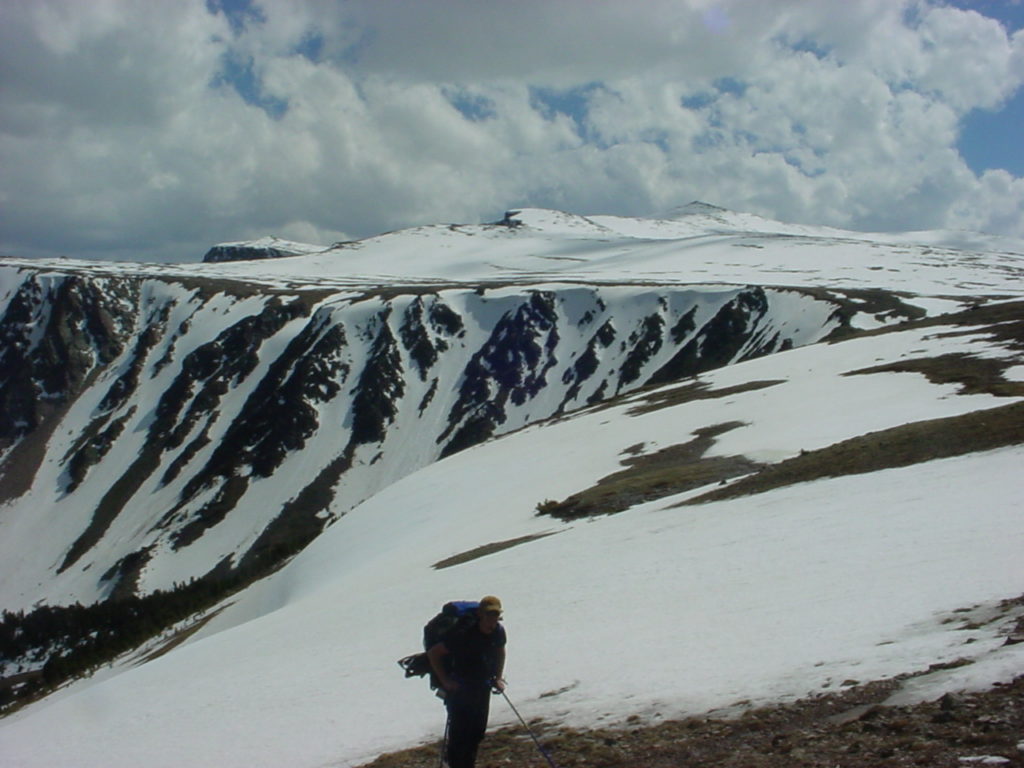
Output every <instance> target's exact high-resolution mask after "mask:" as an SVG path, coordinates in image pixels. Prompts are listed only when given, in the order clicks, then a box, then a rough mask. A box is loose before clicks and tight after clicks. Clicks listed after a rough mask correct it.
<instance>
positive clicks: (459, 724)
mask: <svg viewBox="0 0 1024 768" xmlns="http://www.w3.org/2000/svg"><path fill="white" fill-rule="evenodd" d="M500 619H501V601H500V600H499V599H498V598H496V597H494V596H493V595H489V596H487V597H485V598H483V599H482V600H481V601H480V606H479V607H478V608H477V610H476V620H475V621H473V622H472V623H467V624H466V625H465V626H463V627H459V628H457V629H456V630H453V631H452V632H451V633H449V634H448V635H447V636H445V638H444V639H443V640H442V641H441V642H439V643H437V644H436V645H434V646H433V647H432V648H429V649H428V650H427V658H428V659H429V660H430V666H431V668H432V669H433V670H434V674H435V675H436V676H437V679H438V681H439V682H440V684H441V688H442V689H443V690H444V692H445V700H444V704H445V707H447V709H448V752H447V758H448V765H449V766H450V767H451V768H473V766H475V765H476V752H477V748H478V747H479V746H480V742H481V741H483V738H484V733H485V732H486V730H487V717H488V714H489V711H490V705H491V689H492V688H493V689H494V690H496V691H504V690H505V680H504V679H503V678H502V674H503V673H504V669H505V640H506V638H505V628H504V627H503V626H501V624H499V623H498V622H499V621H500Z"/></svg>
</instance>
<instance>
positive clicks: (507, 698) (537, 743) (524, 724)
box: [501, 691, 558, 768]
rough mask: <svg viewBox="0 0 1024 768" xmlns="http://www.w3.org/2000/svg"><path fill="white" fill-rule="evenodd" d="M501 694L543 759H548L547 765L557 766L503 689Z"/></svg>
mask: <svg viewBox="0 0 1024 768" xmlns="http://www.w3.org/2000/svg"><path fill="white" fill-rule="evenodd" d="M501 695H502V696H504V697H505V701H507V702H508V705H509V706H510V707H512V711H513V712H515V713H516V717H518V718H519V722H520V723H522V724H523V728H525V729H526V732H527V733H528V734H530V738H531V739H533V743H534V744H536V745H537V750H538V751H539V752H540V753H541V755H543V757H544V759H545V760H547V761H548V765H550V766H551V768H558V766H557V765H555V761H554V760H552V759H551V755H549V754H548V751H547V750H546V749H544V745H542V744H541V743H540V740H539V739H538V738H537V736H536V734H535V733H534V732H533V730H532V729H531V728H530V726H528V725H527V724H526V721H525V720H523V716H522V715H520V714H519V710H518V709H516V705H515V704H513V703H512V699H510V698H509V697H508V694H507V693H505V692H504V691H502V692H501Z"/></svg>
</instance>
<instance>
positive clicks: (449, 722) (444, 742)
mask: <svg viewBox="0 0 1024 768" xmlns="http://www.w3.org/2000/svg"><path fill="white" fill-rule="evenodd" d="M451 727H452V715H451V712H449V713H448V718H447V719H446V720H445V721H444V738H443V739H442V740H441V757H440V759H439V760H438V761H437V768H444V765H445V763H446V762H447V755H446V754H445V753H446V752H448V731H449V729H450V728H451Z"/></svg>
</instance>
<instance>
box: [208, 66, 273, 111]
mask: <svg viewBox="0 0 1024 768" xmlns="http://www.w3.org/2000/svg"><path fill="white" fill-rule="evenodd" d="M210 85H211V86H212V87H214V88H223V87H230V88H233V89H234V90H235V92H236V93H238V95H239V96H241V97H242V100H243V101H245V103H246V104H250V105H252V106H254V107H259V108H260V109H262V110H263V111H264V112H266V113H267V114H268V115H270V116H271V117H273V118H279V117H281V116H282V115H284V113H285V112H287V111H288V102H287V101H285V100H284V99H279V98H277V97H276V96H268V95H266V94H265V93H264V92H263V83H262V82H261V81H260V78H259V77H258V76H257V74H256V70H255V67H254V65H253V60H252V57H251V56H243V55H241V54H239V53H237V52H235V51H228V52H227V53H225V54H224V56H223V57H222V61H221V69H220V72H218V73H217V75H216V77H214V79H213V81H212V82H211V83H210Z"/></svg>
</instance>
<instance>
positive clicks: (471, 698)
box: [445, 685, 491, 768]
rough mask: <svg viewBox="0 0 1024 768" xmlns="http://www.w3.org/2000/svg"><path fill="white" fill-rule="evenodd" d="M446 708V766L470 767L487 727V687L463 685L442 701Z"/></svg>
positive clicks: (489, 693) (488, 700) (474, 760)
mask: <svg viewBox="0 0 1024 768" xmlns="http://www.w3.org/2000/svg"><path fill="white" fill-rule="evenodd" d="M445 706H446V707H447V708H448V754H447V757H448V765H449V766H451V768H473V766H475V765H476V751H477V748H478V747H479V746H480V742H481V741H483V738H484V733H485V732H486V730H487V716H488V713H489V711H490V706H491V689H490V686H484V687H481V686H479V685H477V686H468V685H467V686H463V687H462V688H460V689H459V690H458V691H456V692H455V693H453V694H450V695H449V696H448V698H447V699H446V700H445Z"/></svg>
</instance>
